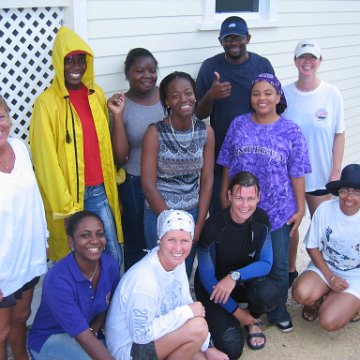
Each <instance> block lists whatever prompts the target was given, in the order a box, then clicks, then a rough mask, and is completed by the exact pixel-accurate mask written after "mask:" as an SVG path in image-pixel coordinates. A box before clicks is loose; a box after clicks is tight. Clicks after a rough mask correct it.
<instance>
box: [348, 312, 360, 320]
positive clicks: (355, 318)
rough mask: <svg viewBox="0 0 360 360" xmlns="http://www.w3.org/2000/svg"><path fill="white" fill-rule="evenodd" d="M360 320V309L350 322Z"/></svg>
mask: <svg viewBox="0 0 360 360" xmlns="http://www.w3.org/2000/svg"><path fill="white" fill-rule="evenodd" d="M359 320H360V310H358V311H357V312H356V313H355V314H354V316H353V317H352V318H351V320H350V322H358V321H359Z"/></svg>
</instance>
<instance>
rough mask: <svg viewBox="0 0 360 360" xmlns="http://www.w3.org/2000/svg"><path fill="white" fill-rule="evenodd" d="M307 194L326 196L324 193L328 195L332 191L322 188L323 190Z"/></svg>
mask: <svg viewBox="0 0 360 360" xmlns="http://www.w3.org/2000/svg"><path fill="white" fill-rule="evenodd" d="M307 194H308V195H312V196H324V195H328V194H330V193H329V191H327V190H326V189H321V190H315V191H310V192H307Z"/></svg>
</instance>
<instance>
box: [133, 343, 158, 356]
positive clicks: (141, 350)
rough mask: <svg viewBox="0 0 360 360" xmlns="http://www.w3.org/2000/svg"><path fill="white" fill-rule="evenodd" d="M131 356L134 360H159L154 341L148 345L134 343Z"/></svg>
mask: <svg viewBox="0 0 360 360" xmlns="http://www.w3.org/2000/svg"><path fill="white" fill-rule="evenodd" d="M130 355H131V359H132V360H158V357H157V355H156V351H155V343H154V342H153V341H151V342H149V343H148V344H136V343H133V344H132V347H131V352H130Z"/></svg>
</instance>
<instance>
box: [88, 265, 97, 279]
mask: <svg viewBox="0 0 360 360" xmlns="http://www.w3.org/2000/svg"><path fill="white" fill-rule="evenodd" d="M98 267H99V262H97V263H96V266H95V270H94V272H93V274H92V275H91V276H90V277H89V278H88V279H89V280H90V281H91V282H92V281H93V279H94V276H95V275H96V273H97V270H98Z"/></svg>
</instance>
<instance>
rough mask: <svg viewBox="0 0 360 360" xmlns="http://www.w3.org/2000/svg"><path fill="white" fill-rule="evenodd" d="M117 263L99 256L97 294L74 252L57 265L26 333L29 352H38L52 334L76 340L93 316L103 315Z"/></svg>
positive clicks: (116, 276)
mask: <svg viewBox="0 0 360 360" xmlns="http://www.w3.org/2000/svg"><path fill="white" fill-rule="evenodd" d="M119 274H120V269H119V265H118V263H117V262H116V261H115V260H114V259H113V258H112V257H111V256H109V255H107V254H102V256H101V265H100V277H99V281H98V284H97V288H96V291H95V290H94V288H93V285H92V282H91V281H90V280H89V279H87V278H86V277H85V276H84V275H83V274H82V273H81V271H80V268H79V266H78V265H77V263H76V261H75V256H74V254H73V253H71V254H69V255H68V256H66V257H65V258H63V259H62V260H60V261H59V262H57V263H56V264H55V265H54V266H53V267H52V268H51V269H50V270H49V272H48V273H47V274H46V275H45V278H44V282H43V286H42V295H41V303H40V307H39V309H38V311H37V313H36V316H35V319H34V323H33V325H32V327H31V330H30V333H29V340H28V343H29V344H28V345H29V348H30V349H33V350H35V351H36V352H40V350H41V347H42V346H43V344H44V343H45V341H46V340H47V339H48V338H49V337H50V336H51V335H54V334H61V333H68V334H69V335H70V336H72V337H75V336H77V335H79V334H80V333H82V332H83V331H85V330H86V329H88V328H89V324H90V323H91V321H92V320H93V319H94V317H96V316H98V315H100V314H102V313H103V312H105V311H106V310H107V309H108V307H109V304H110V299H111V296H112V294H113V293H114V291H115V288H116V286H117V284H118V282H119V280H120V275H119Z"/></svg>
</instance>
